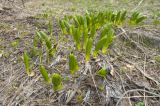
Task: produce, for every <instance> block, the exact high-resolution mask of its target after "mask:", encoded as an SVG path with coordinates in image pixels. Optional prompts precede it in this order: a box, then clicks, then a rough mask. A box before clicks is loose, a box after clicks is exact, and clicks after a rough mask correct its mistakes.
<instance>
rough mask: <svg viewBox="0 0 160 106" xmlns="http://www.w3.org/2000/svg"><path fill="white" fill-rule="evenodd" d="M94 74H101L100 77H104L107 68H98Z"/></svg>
mask: <svg viewBox="0 0 160 106" xmlns="http://www.w3.org/2000/svg"><path fill="white" fill-rule="evenodd" d="M96 74H97V75H98V76H101V77H106V74H107V70H106V69H105V68H101V69H100V70H98V71H97V72H96Z"/></svg>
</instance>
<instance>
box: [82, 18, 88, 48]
mask: <svg viewBox="0 0 160 106" xmlns="http://www.w3.org/2000/svg"><path fill="white" fill-rule="evenodd" d="M88 30H89V29H88V26H87V19H86V18H84V26H83V40H82V42H83V47H82V48H83V50H85V49H86V44H87V39H88Z"/></svg>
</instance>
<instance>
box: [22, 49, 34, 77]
mask: <svg viewBox="0 0 160 106" xmlns="http://www.w3.org/2000/svg"><path fill="white" fill-rule="evenodd" d="M23 63H24V65H25V69H26V73H27V74H28V76H34V72H33V71H31V69H30V63H29V55H28V53H27V51H24V53H23Z"/></svg>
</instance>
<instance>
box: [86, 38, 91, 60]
mask: <svg viewBox="0 0 160 106" xmlns="http://www.w3.org/2000/svg"><path fill="white" fill-rule="evenodd" d="M92 43H93V39H92V38H89V39H88V42H87V46H86V56H85V57H86V60H89V59H90V53H91V49H92Z"/></svg>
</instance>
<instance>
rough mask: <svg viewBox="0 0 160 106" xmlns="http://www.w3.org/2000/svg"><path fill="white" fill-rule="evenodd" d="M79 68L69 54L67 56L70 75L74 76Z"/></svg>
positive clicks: (72, 56)
mask: <svg viewBox="0 0 160 106" xmlns="http://www.w3.org/2000/svg"><path fill="white" fill-rule="evenodd" d="M78 69H79V67H78V62H77V60H76V58H75V56H74V55H73V54H72V53H70V54H69V70H70V73H71V74H72V75H73V74H75V72H76V71H78Z"/></svg>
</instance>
